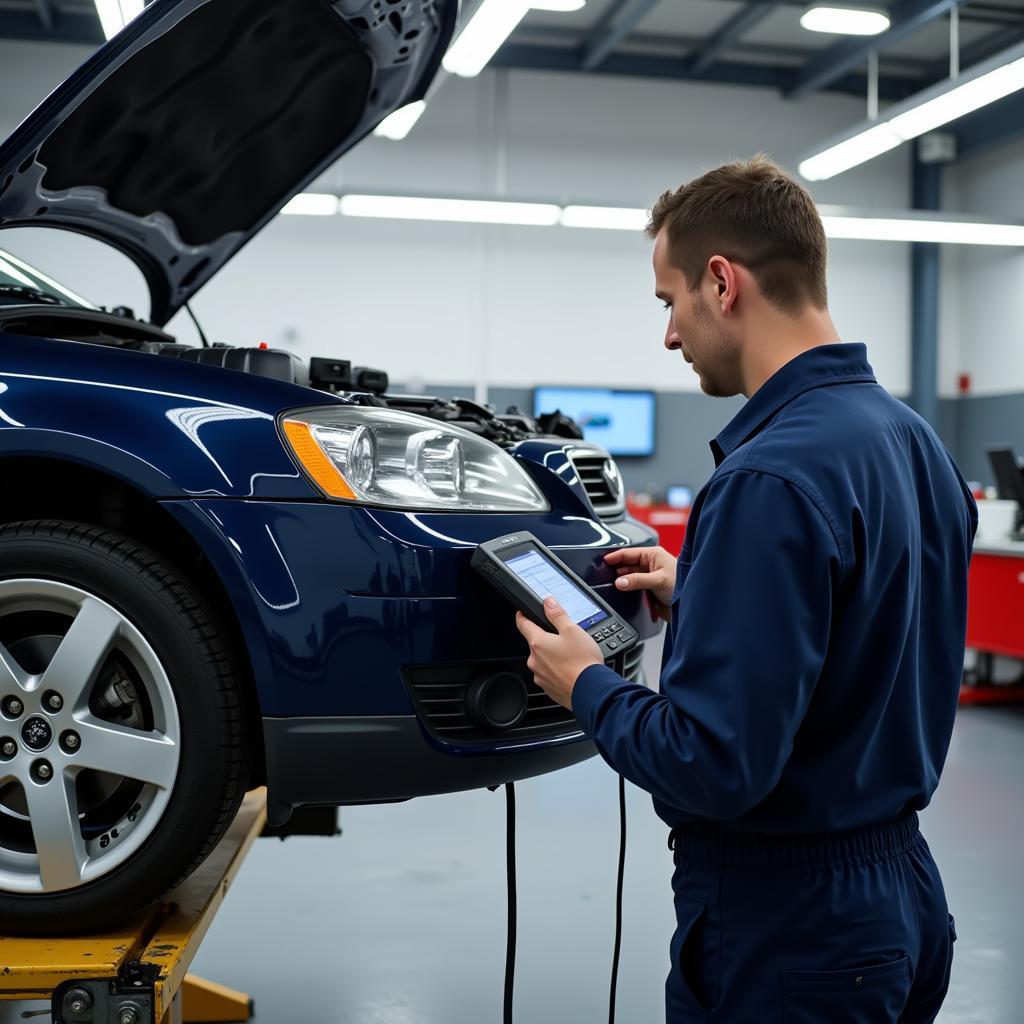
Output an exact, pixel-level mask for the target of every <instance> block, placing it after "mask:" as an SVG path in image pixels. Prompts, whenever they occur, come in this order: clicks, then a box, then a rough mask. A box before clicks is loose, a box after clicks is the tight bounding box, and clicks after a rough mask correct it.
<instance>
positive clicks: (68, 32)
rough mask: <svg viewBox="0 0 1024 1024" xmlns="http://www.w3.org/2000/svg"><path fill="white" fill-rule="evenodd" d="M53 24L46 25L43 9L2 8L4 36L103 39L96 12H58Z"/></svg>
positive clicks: (47, 39) (0, 32) (90, 41)
mask: <svg viewBox="0 0 1024 1024" xmlns="http://www.w3.org/2000/svg"><path fill="white" fill-rule="evenodd" d="M50 11H51V15H52V18H53V23H52V24H51V25H50V26H46V25H45V24H44V23H43V21H42V17H43V15H42V14H41V13H40V10H39V8H38V7H37V8H36V10H34V11H32V10H23V11H11V10H5V11H0V38H6V39H35V40H39V41H41V42H51V43H88V44H92V45H94V46H95V45H98V44H99V43H102V42H103V29H102V28H101V27H100V19H99V18H98V17H97V16H96V13H95V11H88V12H78V11H54V10H53V9H52V7H51V8H50Z"/></svg>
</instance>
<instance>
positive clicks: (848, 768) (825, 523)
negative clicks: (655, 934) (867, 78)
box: [517, 157, 977, 1024]
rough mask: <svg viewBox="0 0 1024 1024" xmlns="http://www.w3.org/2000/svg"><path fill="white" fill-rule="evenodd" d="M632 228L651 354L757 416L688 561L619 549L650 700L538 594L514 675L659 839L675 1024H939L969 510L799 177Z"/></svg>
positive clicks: (951, 934)
mask: <svg viewBox="0 0 1024 1024" xmlns="http://www.w3.org/2000/svg"><path fill="white" fill-rule="evenodd" d="M647 230H648V234H649V235H650V236H651V237H652V238H653V239H654V254H653V262H654V275H655V286H656V294H657V296H658V298H659V299H661V300H662V301H663V302H664V304H665V306H666V308H668V309H670V310H671V313H670V318H669V323H668V329H667V332H666V334H665V340H664V344H665V348H666V349H668V350H669V351H670V352H679V353H681V354H682V356H683V358H684V359H685V360H686V361H687V362H688V363H692V365H693V369H694V371H695V372H696V373H697V374H698V376H699V377H700V385H701V388H702V389H703V390H704V392H706V393H707V394H709V395H715V396H729V395H735V394H742V395H744V396H745V397H746V398H747V399H748V401H747V402H746V404H745V405H744V406H743V408H742V409H741V410H740V411H739V412H738V413H737V415H736V416H735V418H734V419H733V420H732V421H731V422H730V423H729V424H728V426H726V427H725V429H724V430H723V431H722V432H721V433H720V434H719V435H718V437H717V438H716V439H715V440H714V441H712V442H711V449H712V452H713V455H714V459H715V465H716V469H715V471H714V473H713V475H712V476H711V479H710V480H709V481H708V483H707V484H706V485H705V486H704V488H703V489H702V490H701V491H700V493H699V494H698V495H697V497H696V499H695V501H694V504H693V509H692V512H691V515H690V519H689V524H688V528H687V532H686V541H685V544H684V546H683V550H682V553H681V555H680V557H679V559H678V562H677V561H676V560H675V559H674V558H673V557H672V556H671V555H670V554H669V553H668V552H666V551H665V550H664V549H662V548H632V549H624V550H619V551H615V552H611V553H609V554H608V555H606V561H607V562H608V564H609V565H611V566H613V567H614V568H615V570H616V573H617V579H616V586H617V587H618V588H619V589H621V590H634V589H643V590H646V591H649V595H650V598H651V599H652V600H653V602H654V604H655V606H656V607H659V608H661V609H662V610H663V611H664V612H665V613H666V617H667V618H668V620H669V622H670V626H669V629H668V632H667V637H666V644H665V653H664V657H663V662H662V672H661V681H660V688H659V692H657V693H655V692H652V691H651V690H649V689H647V688H646V687H644V686H641V685H639V684H636V683H631V682H628V681H627V680H625V679H623V678H622V677H621V676H619V675H617V674H616V673H615V672H613V671H612V670H611V669H610V668H608V667H606V666H605V665H604V664H603V662H602V658H601V655H600V654H599V652H598V649H597V646H596V644H595V643H594V641H593V640H591V638H590V637H589V636H588V635H587V634H586V633H584V632H583V630H582V629H580V628H579V627H578V626H576V625H575V623H573V622H572V621H571V620H570V619H569V618H568V616H567V615H566V614H565V613H564V611H562V610H561V609H560V608H559V607H558V606H557V604H555V603H554V602H553V600H552V599H549V600H548V603H547V608H546V611H547V614H548V617H549V619H550V621H551V622H552V623H553V624H554V625H555V626H556V627H557V629H558V632H557V634H552V633H548V632H546V631H544V630H542V629H540V628H539V627H537V626H536V625H535V624H533V623H531V622H530V621H529V620H527V619H525V618H524V617H523V616H522V614H521V613H520V614H519V615H518V616H517V625H518V627H519V630H520V632H522V634H523V635H524V636H525V637H526V639H527V641H528V642H529V645H530V652H531V653H530V659H529V667H530V669H531V670H532V672H533V673H534V676H535V678H536V679H537V682H538V683H539V684H540V686H542V687H543V688H544V690H545V691H546V692H547V693H548V694H549V695H550V696H551V697H552V698H553V699H555V700H556V701H558V702H559V703H560V704H562V705H564V706H565V707H567V708H571V709H572V710H573V711H574V713H575V714H576V716H577V718H578V720H579V722H580V724H581V727H582V728H583V729H584V730H585V731H586V732H587V733H588V734H589V735H590V736H592V737H593V739H594V741H595V742H596V744H597V748H598V750H599V751H600V753H601V755H602V756H603V757H604V759H605V760H606V761H607V762H608V764H610V765H611V767H612V768H614V769H615V770H616V771H617V772H619V773H621V774H622V775H623V776H625V778H627V779H629V780H630V781H631V782H633V783H635V784H636V785H638V786H640V787H642V788H643V789H645V790H647V791H648V792H650V793H651V794H653V796H654V803H655V809H656V811H657V813H658V814H659V815H660V816H661V818H662V819H663V820H664V821H665V822H666V823H667V824H668V825H669V826H670V828H671V832H670V838H669V845H670V847H672V848H673V849H674V857H675V872H674V875H673V879H672V886H673V891H674V895H675V911H676V921H677V927H676V931H675V935H674V937H673V940H672V944H671V951H670V959H671V968H670V973H669V977H668V981H667V985H666V1011H667V1014H666V1015H667V1020H668V1021H669V1022H671V1024H679V1022H689V1021H709V1020H710V1021H729V1022H730V1024H748V1022H752V1024H761V1022H765V1021H781V1020H786V1021H787V1022H790V1024H853V1022H864V1024H867V1022H870V1024H881V1022H889V1021H892V1022H895V1021H900V1022H901V1024H918V1022H925V1021H932V1020H934V1018H935V1016H936V1014H937V1012H938V1010H939V1007H940V1005H941V1003H942V1000H943V998H944V997H945V993H946V989H947V986H948V983H949V971H950V965H951V962H952V949H953V946H952V943H953V940H954V939H955V937H956V936H955V931H954V927H953V919H952V917H951V916H949V913H948V910H947V906H946V898H945V894H944V892H943V887H942V882H941V879H940V877H939V872H938V869H937V868H936V865H935V862H934V861H933V859H932V856H931V853H930V852H929V849H928V846H927V844H926V843H925V840H924V838H923V837H922V836H921V833H920V832H919V830H918V820H917V813H916V812H917V811H919V810H920V809H921V808H923V807H925V806H926V805H927V804H928V802H929V800H930V799H931V796H932V794H933V793H934V791H935V788H936V785H937V783H938V779H939V773H940V772H941V770H942V765H943V761H944V759H945V757H946V752H947V749H948V746H949V742H950V736H951V732H952V728H953V719H954V715H955V713H956V706H957V697H958V693H959V687H960V679H961V670H962V666H963V653H964V639H965V625H966V600H967V569H968V563H969V561H970V556H971V547H972V540H973V535H974V529H975V526H976V524H977V510H976V507H975V505H974V501H973V499H972V497H971V495H970V493H969V491H968V489H967V487H966V485H965V484H964V482H963V480H962V478H961V476H960V474H959V473H958V471H957V469H956V467H955V466H954V464H953V461H952V459H951V458H950V456H949V454H948V453H947V452H946V450H945V448H944V447H943V445H942V443H941V442H940V441H939V439H938V437H937V436H936V435H935V433H934V431H933V430H932V429H931V427H929V426H928V424H927V423H925V422H924V421H923V420H922V419H920V418H919V417H918V416H917V415H916V414H915V413H913V412H912V411H911V410H910V409H908V408H907V407H906V406H905V405H904V404H903V403H901V402H899V401H897V400H896V399H895V398H893V397H892V396H890V395H889V394H888V393H887V392H886V391H884V390H883V389H882V388H881V387H880V386H879V385H878V383H877V382H876V380H875V377H874V375H873V373H872V370H871V367H870V366H869V365H868V362H867V356H866V349H865V346H864V345H861V344H839V343H838V342H839V337H838V335H837V333H836V329H835V327H834V326H833V324H832V320H831V318H830V316H829V312H828V308H827V301H826V284H825V262H826V242H825V233H824V229H823V227H822V223H821V219H820V217H819V216H818V212H817V210H816V208H815V206H814V203H813V201H812V200H811V197H810V196H809V195H808V193H807V192H806V191H805V190H804V189H803V188H802V187H801V186H800V185H799V184H797V183H796V182H795V181H794V180H793V179H792V178H790V177H789V176H788V175H787V174H785V173H784V172H783V171H781V170H780V169H779V168H778V167H776V166H775V165H774V164H772V163H771V162H770V161H768V160H767V159H766V158H764V157H757V158H755V159H754V160H753V161H751V162H749V163H734V164H729V165H726V166H723V167H719V168H718V169H716V170H713V171H710V172H708V173H707V174H705V175H703V176H702V177H700V178H697V179H696V180H694V181H692V182H690V183H689V184H687V185H684V186H682V187H681V188H679V189H678V190H677V191H675V192H666V193H665V194H664V195H662V196H661V198H660V199H659V200H658V202H657V203H656V204H655V206H654V209H653V211H652V214H651V220H650V224H649V225H648V229H647ZM864 301H865V302H870V301H872V297H871V296H864Z"/></svg>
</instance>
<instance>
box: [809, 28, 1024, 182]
mask: <svg viewBox="0 0 1024 1024" xmlns="http://www.w3.org/2000/svg"><path fill="white" fill-rule="evenodd" d="M1022 88H1024V44H1018V45H1016V46H1012V47H1010V48H1009V49H1008V50H1004V51H1003V52H1002V53H1000V54H997V55H996V56H995V57H993V58H991V59H990V60H987V61H984V62H982V63H981V64H978V65H976V66H975V67H974V68H972V69H970V70H969V71H967V72H965V73H964V74H962V75H960V77H959V78H955V79H947V80H946V81H944V82H940V83H939V84H938V85H934V86H932V87H931V88H929V89H925V90H924V91H923V92H920V93H918V94H917V95H916V96H911V97H910V98H909V99H907V100H903V101H902V102H900V103H897V104H895V105H894V106H892V107H890V108H889V109H888V110H887V111H886V112H885V116H884V120H879V121H867V122H864V123H863V124H861V125H858V126H857V127H855V128H853V129H851V130H850V131H847V132H844V133H843V135H841V136H839V137H838V138H837V139H836V140H835V141H831V142H829V143H826V144H825V146H824V147H822V148H821V149H819V150H818V151H817V152H815V153H814V154H813V155H811V156H809V157H807V158H806V159H804V160H802V161H801V162H800V165H799V170H800V173H801V174H802V175H803V176H804V177H805V178H807V179H808V180H809V181H821V180H822V179H825V178H831V177H833V176H835V175H836V174H840V173H841V172H842V171H846V170H849V169H850V168H851V167H856V166H857V165H858V164H862V163H864V162H865V161H867V160H871V159H872V158H874V157H876V156H878V155H879V154H880V153H884V152H886V151H887V150H890V149H894V148H895V147H896V146H898V145H899V144H900V143H901V142H908V141H909V140H910V139H914V138H917V137H918V136H919V135H924V134H925V132H930V131H933V130H934V129H935V128H939V127H941V126H942V125H944V124H949V122H950V121H955V120H956V119H957V118H959V117H963V116H964V114H969V113H971V111H973V110H978V109H980V108H981V107H984V106H986V105H987V104H989V103H994V102H995V101H996V100H1000V99H1002V98H1003V97H1004V96H1009V95H1010V94H1011V93H1014V92H1017V91H1019V90H1020V89H1022Z"/></svg>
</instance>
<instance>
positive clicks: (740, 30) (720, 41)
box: [690, 0, 782, 75]
mask: <svg viewBox="0 0 1024 1024" xmlns="http://www.w3.org/2000/svg"><path fill="white" fill-rule="evenodd" d="M781 2H782V0H753V2H751V3H748V4H747V6H746V7H744V8H743V9H742V10H739V11H737V12H736V13H735V14H734V15H733V16H732V17H731V18H727V19H726V20H725V21H724V22H723V23H722V25H721V26H720V27H719V28H718V29H716V30H715V31H714V32H713V33H712V34H711V35H710V36H709V37H708V39H707V41H706V42H705V43H704V44H703V45H702V46H701V47H700V48H699V49H698V50H696V51H695V52H694V53H693V55H692V56H691V57H690V67H691V70H692V71H693V73H694V74H698V75H699V74H700V73H701V72H702V71H706V70H707V69H708V68H709V67H711V65H712V64H714V63H715V62H716V61H717V60H718V58H719V56H720V55H721V54H722V53H724V52H725V51H726V50H728V49H729V48H730V47H731V46H732V45H733V43H735V42H736V41H737V40H739V39H740V38H741V37H742V36H744V35H746V34H747V33H748V32H749V31H750V30H751V29H752V28H753V27H754V26H755V25H757V24H758V23H759V22H761V21H763V20H764V19H765V18H767V17H768V15H769V14H771V13H772V11H774V10H775V8H776V7H778V6H779V4H780V3H781Z"/></svg>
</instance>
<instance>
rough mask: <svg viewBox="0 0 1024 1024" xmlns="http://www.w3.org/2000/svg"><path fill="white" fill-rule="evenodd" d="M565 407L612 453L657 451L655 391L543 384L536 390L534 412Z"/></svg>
mask: <svg viewBox="0 0 1024 1024" xmlns="http://www.w3.org/2000/svg"><path fill="white" fill-rule="evenodd" d="M556 409H559V410H561V411H562V412H563V413H565V414H566V416H571V417H572V418H573V419H574V420H575V421H576V422H577V423H578V424H579V425H580V427H582V428H583V436H584V437H585V438H586V440H588V441H592V442H593V443H594V444H599V445H601V446H602V447H603V448H607V449H608V451H609V452H610V453H611V454H612V455H653V454H654V392H653V391H615V390H612V389H610V388H558V387H542V388H537V389H536V390H535V391H534V392H533V412H534V415H535V416H537V415H540V414H541V413H545V412H554V411H555V410H556Z"/></svg>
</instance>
